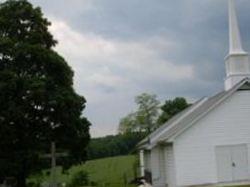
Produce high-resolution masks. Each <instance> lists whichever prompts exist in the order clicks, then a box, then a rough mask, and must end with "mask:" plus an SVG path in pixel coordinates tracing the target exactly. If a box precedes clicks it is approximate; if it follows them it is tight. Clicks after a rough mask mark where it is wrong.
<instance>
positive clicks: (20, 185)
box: [16, 173, 26, 187]
mask: <svg viewBox="0 0 250 187" xmlns="http://www.w3.org/2000/svg"><path fill="white" fill-rule="evenodd" d="M16 187H26V177H25V174H24V173H22V174H19V176H18V177H17V184H16Z"/></svg>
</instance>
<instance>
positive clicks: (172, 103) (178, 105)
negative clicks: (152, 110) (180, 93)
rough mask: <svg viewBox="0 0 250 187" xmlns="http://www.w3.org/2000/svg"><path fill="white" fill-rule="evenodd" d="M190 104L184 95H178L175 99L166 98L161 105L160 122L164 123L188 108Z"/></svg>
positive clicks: (160, 123)
mask: <svg viewBox="0 0 250 187" xmlns="http://www.w3.org/2000/svg"><path fill="white" fill-rule="evenodd" d="M188 106H190V104H188V102H187V101H186V99H185V98H183V97H176V98H175V99H173V100H166V101H165V103H164V104H163V105H162V106H161V110H162V113H161V115H160V117H159V119H158V124H159V125H162V124H164V123H165V122H167V121H168V120H169V119H170V118H172V117H173V116H174V115H176V114H178V113H179V112H181V111H183V110H184V109H186V108H187V107H188Z"/></svg>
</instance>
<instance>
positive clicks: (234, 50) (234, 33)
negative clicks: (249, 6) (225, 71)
mask: <svg viewBox="0 0 250 187" xmlns="http://www.w3.org/2000/svg"><path fill="white" fill-rule="evenodd" d="M229 41H230V49H229V55H231V54H243V53H246V52H245V51H244V50H243V48H242V44H241V37H240V30H239V26H238V20H237V15H236V9H235V2H234V0H229Z"/></svg>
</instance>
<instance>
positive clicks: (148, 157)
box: [144, 151, 151, 171]
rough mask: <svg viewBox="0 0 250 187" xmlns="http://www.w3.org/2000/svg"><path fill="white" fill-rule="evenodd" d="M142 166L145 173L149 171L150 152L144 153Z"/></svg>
mask: <svg viewBox="0 0 250 187" xmlns="http://www.w3.org/2000/svg"><path fill="white" fill-rule="evenodd" d="M144 164H145V169H146V170H147V171H151V153H150V151H144Z"/></svg>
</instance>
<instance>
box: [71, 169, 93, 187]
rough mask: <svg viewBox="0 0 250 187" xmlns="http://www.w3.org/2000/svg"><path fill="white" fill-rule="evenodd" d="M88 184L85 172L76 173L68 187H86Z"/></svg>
mask: <svg viewBox="0 0 250 187" xmlns="http://www.w3.org/2000/svg"><path fill="white" fill-rule="evenodd" d="M88 183H89V176H88V173H87V172H86V171H83V170H81V171H78V172H77V173H75V174H74V175H73V176H72V179H71V181H70V183H69V186H70V187H82V186H86V185H88Z"/></svg>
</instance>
